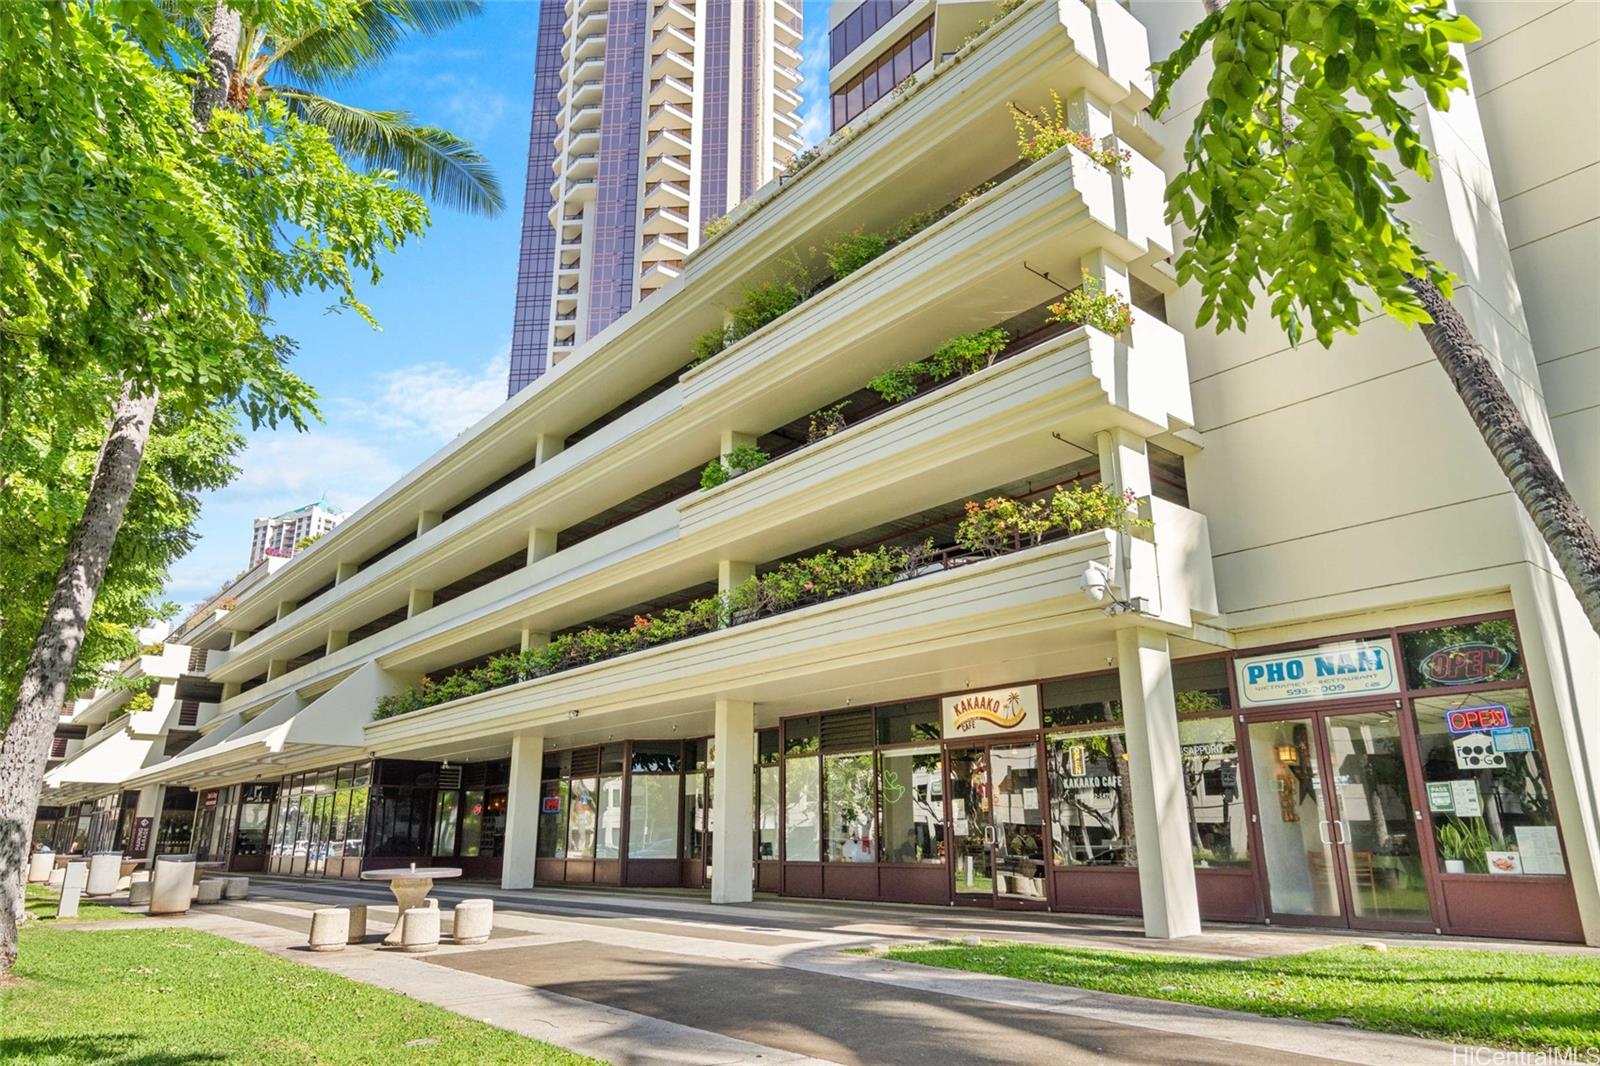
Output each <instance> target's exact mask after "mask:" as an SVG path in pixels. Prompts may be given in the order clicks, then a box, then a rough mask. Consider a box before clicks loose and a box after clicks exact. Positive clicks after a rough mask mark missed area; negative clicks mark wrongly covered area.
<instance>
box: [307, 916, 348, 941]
mask: <svg viewBox="0 0 1600 1066" xmlns="http://www.w3.org/2000/svg"><path fill="white" fill-rule="evenodd" d="M349 939H350V912H349V911H347V910H345V909H344V908H343V907H322V908H319V909H318V910H314V911H312V912H311V950H312V951H343V950H344V946H345V943H346V942H347V941H348V940H349Z"/></svg>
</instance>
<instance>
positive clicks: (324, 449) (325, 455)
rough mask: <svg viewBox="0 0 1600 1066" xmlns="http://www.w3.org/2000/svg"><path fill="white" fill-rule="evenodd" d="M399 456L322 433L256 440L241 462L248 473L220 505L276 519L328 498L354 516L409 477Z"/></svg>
mask: <svg viewBox="0 0 1600 1066" xmlns="http://www.w3.org/2000/svg"><path fill="white" fill-rule="evenodd" d="M394 443H395V444H400V443H401V442H398V441H397V442H394ZM412 446H413V445H412V443H411V442H405V443H404V444H401V447H404V448H406V449H407V450H409V449H410V447H412ZM397 450H398V449H396V448H394V447H385V446H384V442H381V441H374V440H365V439H362V438H359V437H355V436H352V435H350V434H348V433H343V432H339V431H335V430H327V429H324V428H320V427H319V428H316V429H312V430H310V431H309V432H306V433H295V432H292V431H276V432H269V433H259V434H255V435H253V436H252V437H251V438H250V444H249V447H248V448H247V449H246V450H245V453H244V457H243V458H242V459H241V460H240V462H239V466H240V469H241V470H242V471H243V473H241V474H240V475H239V478H238V480H237V481H235V482H234V483H233V484H232V485H230V486H228V488H226V489H224V490H223V491H222V492H221V493H218V494H217V496H216V497H214V499H215V500H216V501H217V502H218V503H219V504H222V505H223V506H225V507H226V508H227V510H229V511H233V512H238V511H241V510H250V511H253V513H254V514H255V515H275V514H279V513H281V512H283V511H287V510H289V509H291V508H294V507H299V506H301V505H302V504H306V503H310V502H311V501H312V500H315V499H317V498H318V497H320V496H322V495H323V494H324V493H326V494H327V496H328V502H330V503H332V504H333V505H334V506H335V507H339V508H341V509H343V510H347V511H353V510H355V509H356V508H357V507H359V506H361V505H362V504H363V503H365V502H367V500H369V499H371V498H372V497H373V496H375V495H377V494H378V493H379V492H380V491H382V490H383V489H384V488H386V487H387V486H388V485H390V484H391V483H393V482H394V480H395V479H396V478H398V477H399V476H400V475H401V474H403V473H405V471H406V467H405V466H404V465H402V463H401V462H400V460H399V457H398V456H397V455H396V451H397ZM247 531H248V529H247Z"/></svg>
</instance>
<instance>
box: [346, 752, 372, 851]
mask: <svg viewBox="0 0 1600 1066" xmlns="http://www.w3.org/2000/svg"><path fill="white" fill-rule="evenodd" d="M371 781H372V764H371V763H358V764H357V765H356V771H355V783H354V784H352V785H351V786H350V819H349V821H348V822H346V823H345V840H344V857H345V858H346V859H359V858H361V857H362V856H363V855H365V854H366V845H367V800H368V795H369V787H370V783H371Z"/></svg>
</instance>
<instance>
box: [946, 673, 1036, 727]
mask: <svg viewBox="0 0 1600 1066" xmlns="http://www.w3.org/2000/svg"><path fill="white" fill-rule="evenodd" d="M1038 728H1039V686H1037V685H1012V686H1011V687H1009V688H997V689H993V690H991V691H988V692H967V693H964V694H962V695H960V696H946V697H945V699H944V738H945V739H946V740H953V739H955V738H957V737H961V736H982V735H985V734H991V733H1024V732H1027V731H1028V730H1030V729H1038Z"/></svg>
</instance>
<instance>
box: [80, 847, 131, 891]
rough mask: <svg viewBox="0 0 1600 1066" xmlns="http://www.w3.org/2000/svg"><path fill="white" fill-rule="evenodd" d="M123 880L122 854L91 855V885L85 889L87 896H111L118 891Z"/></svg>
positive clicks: (104, 853) (103, 852) (105, 852)
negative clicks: (118, 885) (118, 884)
mask: <svg viewBox="0 0 1600 1066" xmlns="http://www.w3.org/2000/svg"><path fill="white" fill-rule="evenodd" d="M120 880H122V852H120V851H95V852H91V853H90V854H89V883H88V884H86V885H85V886H84V888H83V894H84V895H86V896H109V895H112V894H114V893H115V892H116V891H117V882H118V881H120Z"/></svg>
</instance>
